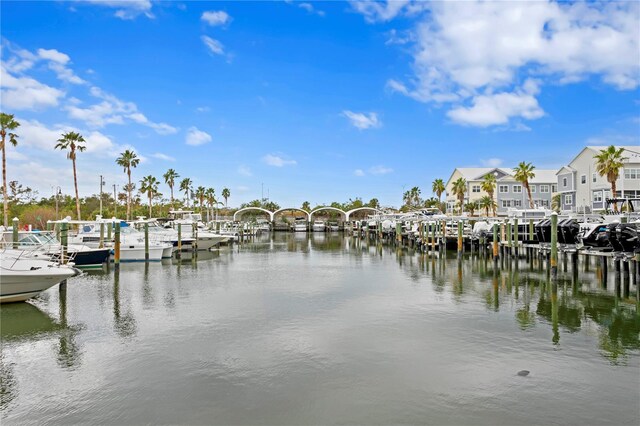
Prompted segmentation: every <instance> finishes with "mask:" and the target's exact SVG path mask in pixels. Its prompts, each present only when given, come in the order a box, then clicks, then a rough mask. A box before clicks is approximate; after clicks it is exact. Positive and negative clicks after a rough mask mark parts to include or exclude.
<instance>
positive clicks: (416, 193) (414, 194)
mask: <svg viewBox="0 0 640 426" xmlns="http://www.w3.org/2000/svg"><path fill="white" fill-rule="evenodd" d="M410 192H411V202H412V203H413V205H414V206H418V205H420V188H418V187H417V186H414V187H413V188H411V191H410Z"/></svg>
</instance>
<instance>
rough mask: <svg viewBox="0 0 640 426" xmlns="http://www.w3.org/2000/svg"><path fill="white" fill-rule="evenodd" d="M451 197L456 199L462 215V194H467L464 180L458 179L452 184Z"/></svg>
mask: <svg viewBox="0 0 640 426" xmlns="http://www.w3.org/2000/svg"><path fill="white" fill-rule="evenodd" d="M452 192H453V195H455V196H456V198H458V203H459V204H460V213H462V211H463V210H462V209H463V205H464V194H465V193H466V192H467V181H466V180H465V178H463V177H460V178H458V179H457V180H456V181H455V182H453V189H452Z"/></svg>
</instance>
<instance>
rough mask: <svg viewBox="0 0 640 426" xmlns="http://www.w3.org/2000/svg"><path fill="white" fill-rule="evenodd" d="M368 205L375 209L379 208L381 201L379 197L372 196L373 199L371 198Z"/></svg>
mask: <svg viewBox="0 0 640 426" xmlns="http://www.w3.org/2000/svg"><path fill="white" fill-rule="evenodd" d="M367 206H369V207H371V208H373V209H379V208H380V201H378V199H377V198H372V199H371V200H369V202H368V203H367Z"/></svg>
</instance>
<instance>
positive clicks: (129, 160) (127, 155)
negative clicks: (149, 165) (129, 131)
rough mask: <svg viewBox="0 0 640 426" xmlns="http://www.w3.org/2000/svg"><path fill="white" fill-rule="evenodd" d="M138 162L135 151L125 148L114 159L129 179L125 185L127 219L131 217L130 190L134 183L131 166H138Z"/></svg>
mask: <svg viewBox="0 0 640 426" xmlns="http://www.w3.org/2000/svg"><path fill="white" fill-rule="evenodd" d="M139 163H140V159H139V158H138V156H137V155H136V153H135V152H133V151H131V150H129V149H127V150H125V151H124V152H123V153H121V154H120V157H118V158H117V159H116V164H117V165H119V166H121V167H122V168H123V169H124V171H125V172H126V173H127V178H128V179H129V183H128V185H127V187H126V188H127V220H130V219H131V192H132V191H133V188H135V187H134V185H133V184H132V183H131V168H132V167H133V168H136V167H138V164H139Z"/></svg>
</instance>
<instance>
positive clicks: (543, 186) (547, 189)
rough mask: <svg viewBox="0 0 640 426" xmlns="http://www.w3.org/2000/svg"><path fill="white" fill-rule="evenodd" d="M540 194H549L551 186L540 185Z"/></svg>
mask: <svg viewBox="0 0 640 426" xmlns="http://www.w3.org/2000/svg"><path fill="white" fill-rule="evenodd" d="M540 192H544V193H548V192H549V185H540Z"/></svg>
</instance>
